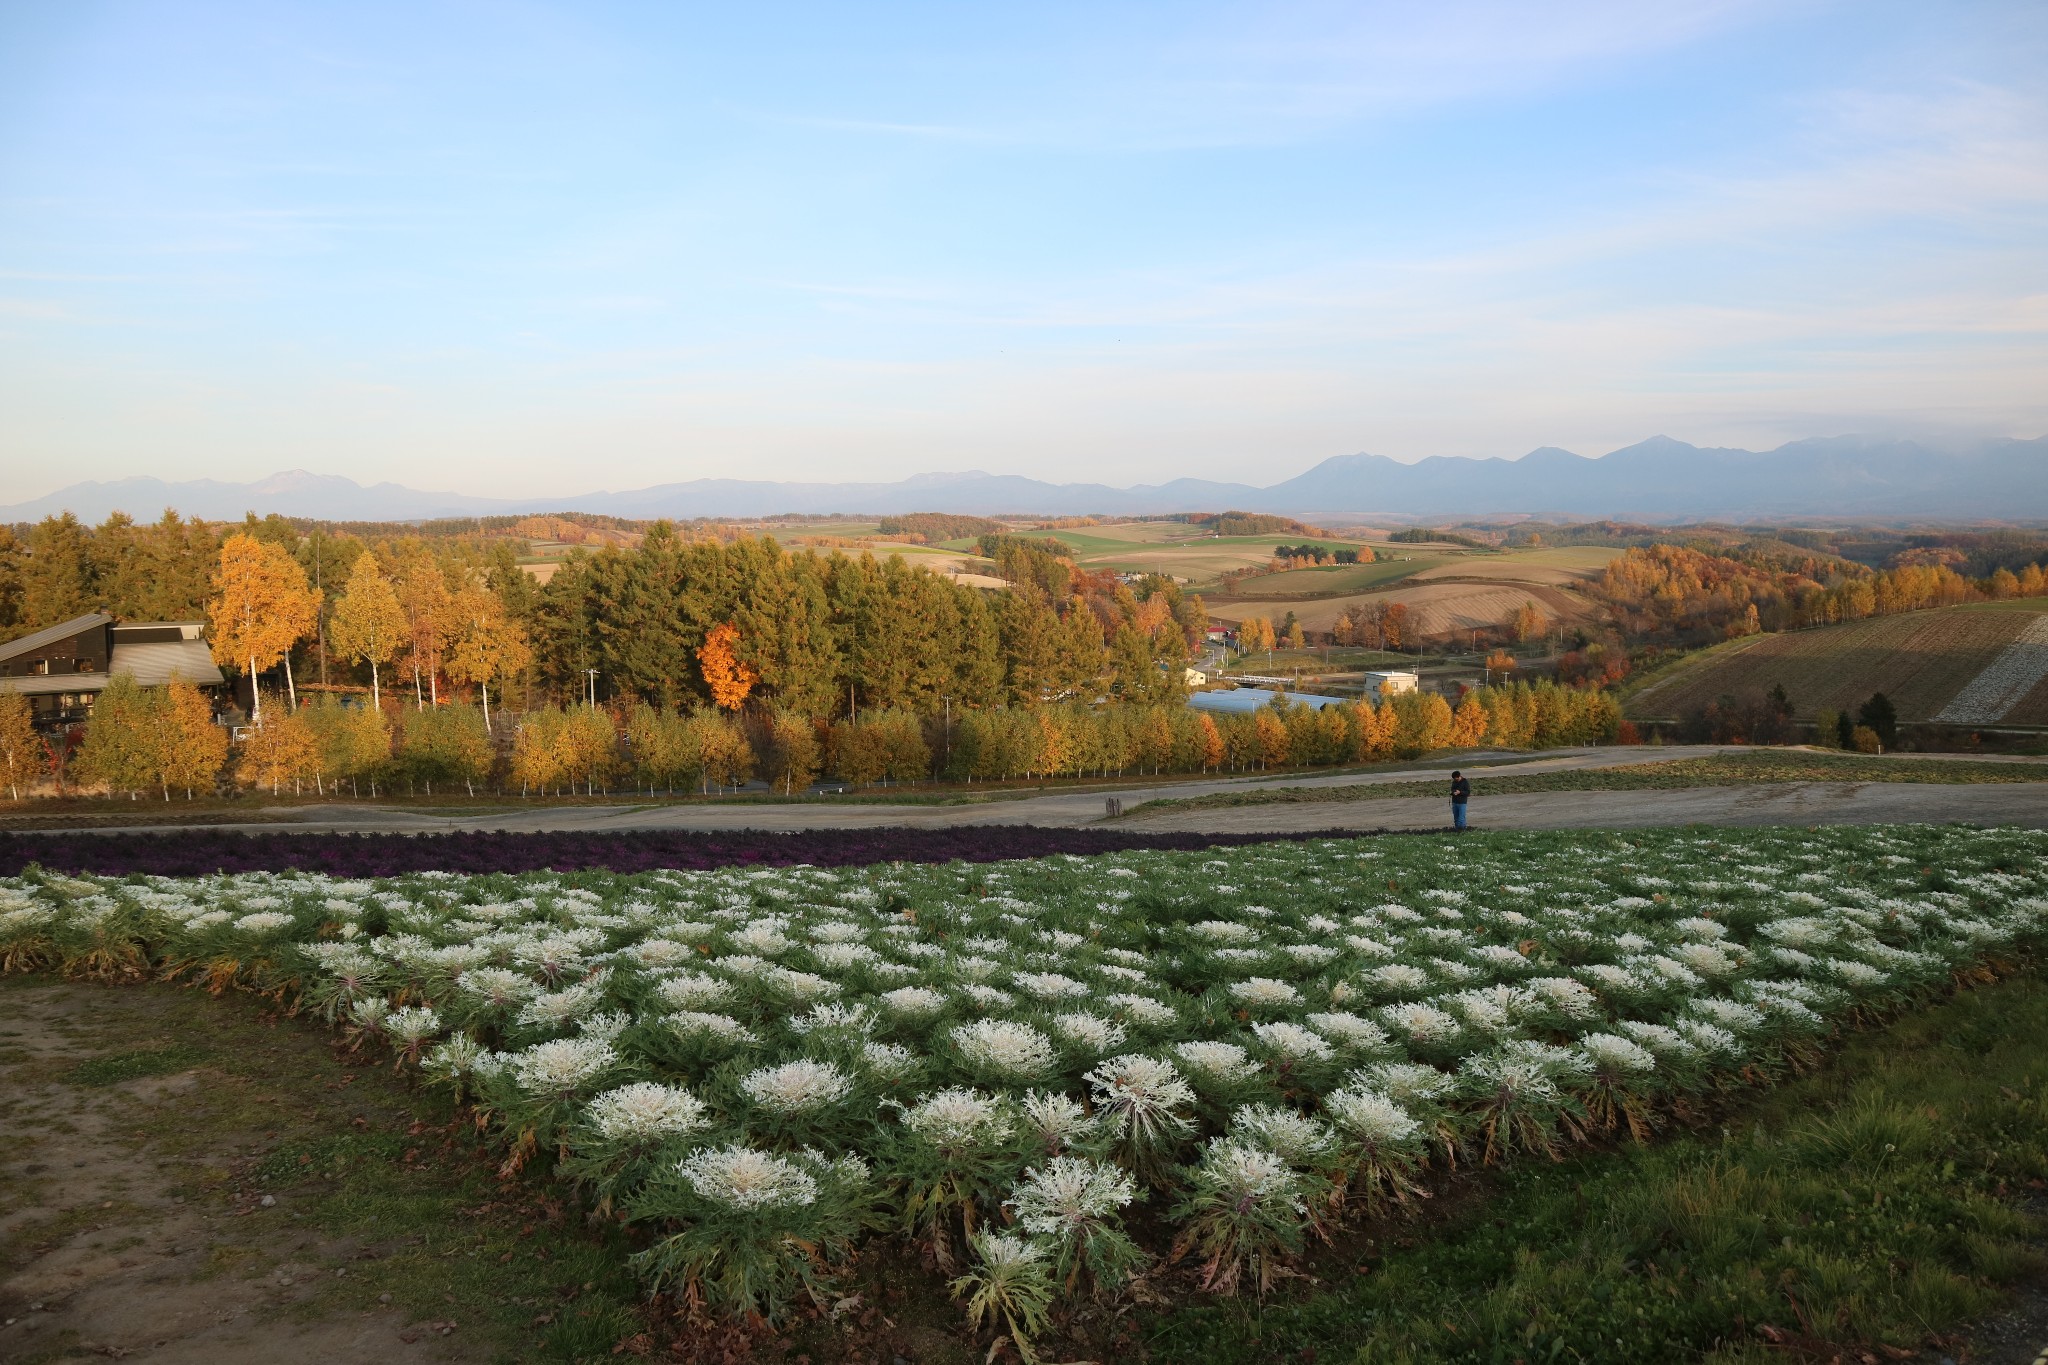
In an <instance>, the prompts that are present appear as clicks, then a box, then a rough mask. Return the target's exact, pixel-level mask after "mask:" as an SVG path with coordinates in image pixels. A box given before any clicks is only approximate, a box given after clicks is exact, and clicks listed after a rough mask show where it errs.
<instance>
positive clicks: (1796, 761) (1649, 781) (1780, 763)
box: [1133, 752, 2048, 814]
mask: <svg viewBox="0 0 2048 1365" xmlns="http://www.w3.org/2000/svg"><path fill="white" fill-rule="evenodd" d="M1473 771H1474V772H1475V773H1483V769H1481V768H1479V767H1476V766H1475V767H1474V769H1473ZM1771 782H1924V783H1932V784H1937V785H1944V786H1959V785H1962V786H1967V785H1975V784H1979V783H2009V782H2048V763H1987V762H1984V761H1982V760H1977V759H1950V758H1871V757H1866V756H1864V755H1862V754H1829V753H1783V752H1770V753H1755V754H1717V755H1715V756H1713V757H1711V758H1679V759H1672V760H1671V761H1669V762H1667V763H1645V764H1642V765H1640V766H1636V767H1627V768H1581V769H1577V770H1574V771H1571V772H1556V773H1510V774H1505V775H1503V776H1499V777H1485V776H1479V777H1475V778H1474V780H1473V783H1472V796H1473V799H1474V800H1475V801H1476V800H1478V799H1480V798H1482V797H1485V796H1510V795H1514V794H1516V793H1520V792H1582V791H1671V790H1681V789H1684V788H1688V787H1748V786H1757V785H1760V784H1764V783H1771ZM1449 790H1450V786H1449V781H1448V779H1444V778H1431V779H1430V780H1428V781H1426V782H1377V783H1369V784H1367V783H1361V784H1359V785H1357V786H1350V787H1263V788H1255V789H1251V790H1246V791H1229V792H1215V793H1212V794H1211V795H1208V796H1190V797H1181V798H1176V799H1167V800H1160V801H1149V802H1146V803H1145V806H1144V810H1145V812H1146V813H1147V814H1155V813H1159V812H1164V811H1168V810H1215V809H1219V808H1224V807H1231V806H1268V805H1289V804H1296V803H1314V802H1325V801H1397V800H1402V799H1406V798H1412V797H1418V796H1428V797H1442V798H1444V799H1448V792H1449ZM1136 810H1137V808H1136V807H1133V813H1134V814H1135V813H1136Z"/></svg>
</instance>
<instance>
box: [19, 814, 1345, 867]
mask: <svg viewBox="0 0 2048 1365" xmlns="http://www.w3.org/2000/svg"><path fill="white" fill-rule="evenodd" d="M1358 835H1359V832H1358V831H1356V830H1344V831H1334V830H1333V831H1323V832H1318V833H1313V834H1180V833H1158V834H1142V833H1137V832H1135V831H1125V830H1101V829H1042V828H1039V827H1037V826H1032V825H984V826H970V827H957V828H942V829H911V828H901V827H885V828H879V829H820V830H805V831H803V832H800V833H794V834H783V833H775V832H772V831H767V830H733V831H729V832H717V833H698V832H693V831H685V830H655V831H648V832H645V833H632V834H503V833H461V834H436V835H405V834H244V833H238V832H233V831H226V830H222V831H210V830H179V831H177V832H175V833H166V834H72V833H53V834H36V833H17V834H0V875H4V876H15V875H18V874H19V873H20V872H21V871H22V870H23V869H24V868H26V867H28V866H29V865H30V864H36V865H40V866H42V867H45V868H48V869H50V870H52V871H57V872H96V873H103V874H108V875H113V876H124V875H127V874H129V873H146V874H150V875H156V876H171V877H185V876H201V875H205V874H207V873H213V872H275V871H282V870H285V869H287V868H290V869H297V870H301V871H307V872H325V873H329V874H331V875H333V876H336V877H395V876H400V875H402V874H404V873H407V872H426V871H437V870H438V871H446V872H472V873H483V872H535V871H540V870H543V869H547V870H552V871H556V872H575V871H582V870H585V869H591V868H603V869H607V870H609V871H613V872H649V871H653V870H655V869H657V868H684V869H704V868H714V867H747V866H762V867H787V866H790V865H791V864H794V863H810V864H813V865H815V866H819V867H856V866H860V865H861V864H864V863H886V862H907V863H944V862H953V861H956V860H959V861H965V862H995V861H997V860H999V859H1004V858H1042V857H1048V856H1052V855H1055V854H1061V853H1078V854H1090V853H1121V852H1125V851H1127V850H1131V849H1173V850H1192V849H1202V848H1218V847H1227V846H1232V845H1238V844H1254V843H1265V842H1271V841H1274V840H1299V839H1322V838H1357V837H1358Z"/></svg>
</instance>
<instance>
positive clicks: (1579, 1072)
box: [1458, 1038, 1592, 1104]
mask: <svg viewBox="0 0 2048 1365" xmlns="http://www.w3.org/2000/svg"><path fill="white" fill-rule="evenodd" d="M1458 1070H1459V1073H1460V1074H1461V1075H1463V1076H1464V1077H1466V1078H1467V1080H1468V1081H1470V1082H1471V1083H1473V1084H1474V1085H1475V1086H1476V1087H1478V1088H1483V1089H1485V1090H1489V1091H1494V1092H1497V1093H1499V1094H1502V1095H1507V1096H1512V1097H1514V1098H1515V1099H1516V1100H1517V1101H1519V1102H1522V1103H1537V1104H1547V1103H1554V1102H1555V1101H1557V1100H1559V1099H1561V1098H1562V1097H1563V1093H1564V1090H1563V1087H1564V1085H1565V1084H1566V1083H1568V1082H1569V1081H1571V1080H1574V1079H1577V1078H1580V1077H1584V1076H1588V1075H1590V1074H1591V1073H1592V1065H1591V1063H1589V1062H1588V1061H1587V1060H1586V1058H1585V1057H1584V1056H1582V1055H1581V1054H1579V1053H1578V1052H1575V1051H1573V1050H1571V1049H1569V1048H1562V1047H1556V1046H1553V1045H1551V1044H1549V1043H1539V1042H1534V1041H1532V1040H1530V1039H1527V1038H1515V1039H1510V1040H1509V1041H1507V1042H1505V1043H1503V1044H1501V1045H1500V1046H1499V1047H1498V1048H1495V1049H1494V1050H1492V1051H1490V1052H1477V1053H1474V1054H1473V1055H1471V1056H1470V1057H1467V1058H1466V1059H1465V1060H1464V1062H1463V1063H1462V1064H1461V1065H1460V1066H1459V1068H1458Z"/></svg>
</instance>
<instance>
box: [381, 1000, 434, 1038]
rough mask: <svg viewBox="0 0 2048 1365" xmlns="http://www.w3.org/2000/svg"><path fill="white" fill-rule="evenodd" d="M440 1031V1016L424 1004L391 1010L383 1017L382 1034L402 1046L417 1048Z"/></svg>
mask: <svg viewBox="0 0 2048 1365" xmlns="http://www.w3.org/2000/svg"><path fill="white" fill-rule="evenodd" d="M440 1031H441V1016H440V1015H438V1014H436V1013H434V1011H433V1010H431V1009H428V1008H427V1007H426V1006H424V1005H412V1006H408V1007H407V1008H405V1009H402V1010H393V1011H392V1012H391V1013H390V1014H389V1015H387V1016H385V1019H384V1036H385V1037H387V1038H389V1039H391V1041H393V1042H394V1043H397V1044H399V1045H400V1046H402V1047H408V1048H417V1047H418V1046H419V1045H420V1044H421V1043H424V1042H425V1041H426V1040H427V1039H429V1038H431V1037H433V1036H434V1035H435V1034H437V1033H439V1032H440Z"/></svg>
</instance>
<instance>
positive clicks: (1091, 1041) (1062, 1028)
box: [1052, 1012, 1126, 1056]
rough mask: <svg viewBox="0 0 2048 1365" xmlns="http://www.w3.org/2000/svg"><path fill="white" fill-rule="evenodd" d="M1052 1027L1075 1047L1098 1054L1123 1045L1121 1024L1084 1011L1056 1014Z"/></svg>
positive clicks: (1122, 1027)
mask: <svg viewBox="0 0 2048 1365" xmlns="http://www.w3.org/2000/svg"><path fill="white" fill-rule="evenodd" d="M1052 1028H1053V1032H1054V1033H1057V1034H1058V1035H1059V1036H1060V1037H1062V1038H1064V1039H1065V1040H1066V1041H1067V1042H1069V1043H1071V1044H1073V1045H1074V1046H1075V1047H1078V1048H1081V1049H1083V1050H1084V1051H1087V1052H1092V1053H1095V1054H1096V1055H1098V1056H1100V1055H1101V1054H1103V1053H1105V1052H1114V1051H1115V1050H1116V1049H1117V1048H1118V1047H1120V1046H1122V1045H1123V1041H1124V1038H1125V1035H1126V1031H1125V1029H1124V1026H1123V1025H1122V1024H1119V1023H1116V1022H1114V1021H1113V1020H1109V1019H1104V1018H1102V1017H1101V1016H1099V1015H1094V1014H1088V1013H1085V1012H1077V1013H1074V1014H1056V1015H1054V1016H1053V1017H1052Z"/></svg>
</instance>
